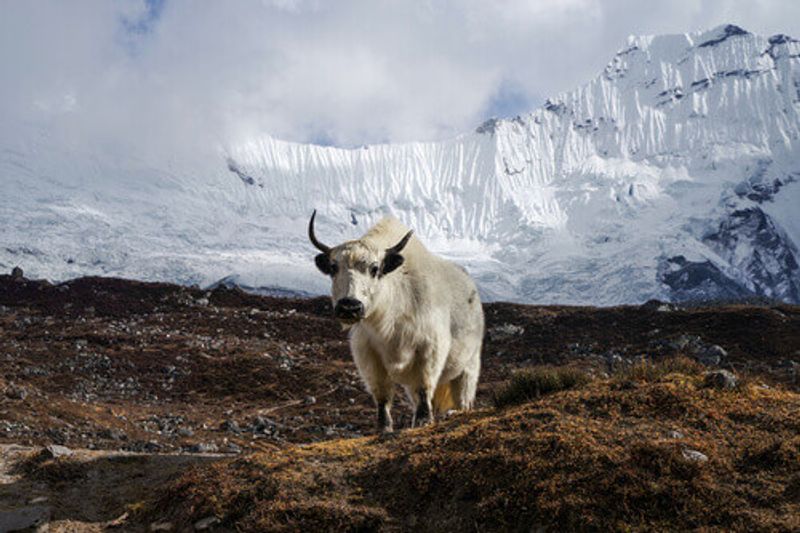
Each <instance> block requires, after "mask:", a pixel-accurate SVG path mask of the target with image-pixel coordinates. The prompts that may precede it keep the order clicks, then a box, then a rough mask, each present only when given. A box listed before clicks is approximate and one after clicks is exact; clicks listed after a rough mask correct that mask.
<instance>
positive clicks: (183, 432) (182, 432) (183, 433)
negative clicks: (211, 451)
mask: <svg viewBox="0 0 800 533" xmlns="http://www.w3.org/2000/svg"><path fill="white" fill-rule="evenodd" d="M193 435H194V431H192V430H191V428H178V436H180V437H191V436H193Z"/></svg>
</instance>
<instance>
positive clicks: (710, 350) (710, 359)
mask: <svg viewBox="0 0 800 533" xmlns="http://www.w3.org/2000/svg"><path fill="white" fill-rule="evenodd" d="M727 356H728V352H726V351H725V348H723V347H722V346H720V345H718V344H713V345H711V346H708V347H706V348H705V349H703V350H702V351H701V352H700V353H699V354H698V357H697V360H698V361H700V363H702V364H704V365H706V366H719V365H720V364H721V363H722V361H724V360H725V358H726V357H727Z"/></svg>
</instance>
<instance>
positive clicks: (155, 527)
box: [150, 522, 175, 531]
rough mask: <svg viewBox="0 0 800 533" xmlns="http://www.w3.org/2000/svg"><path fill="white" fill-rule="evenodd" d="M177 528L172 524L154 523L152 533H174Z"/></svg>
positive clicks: (151, 526) (151, 527) (151, 525)
mask: <svg viewBox="0 0 800 533" xmlns="http://www.w3.org/2000/svg"><path fill="white" fill-rule="evenodd" d="M173 529H175V526H174V525H173V524H172V522H153V523H152V524H150V531H172V530H173Z"/></svg>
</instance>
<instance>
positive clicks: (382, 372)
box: [350, 334, 394, 433]
mask: <svg viewBox="0 0 800 533" xmlns="http://www.w3.org/2000/svg"><path fill="white" fill-rule="evenodd" d="M350 347H351V349H352V353H353V360H354V361H355V363H356V367H357V368H358V373H359V374H360V375H361V379H362V380H363V381H364V384H365V385H366V387H367V391H369V393H370V394H371V395H372V399H373V400H375V406H376V407H377V410H378V411H377V414H378V416H377V425H378V431H380V432H381V433H391V432H392V430H393V426H392V399H393V398H394V383H392V380H391V379H390V378H389V374H388V373H387V372H386V369H385V368H384V366H383V362H382V361H381V358H380V355H379V354H378V352H377V351H375V350H374V349H372V347H371V346H370V344H369V342H368V340H367V339H366V338H365V336H362V335H359V334H353V335H352V336H351V338H350Z"/></svg>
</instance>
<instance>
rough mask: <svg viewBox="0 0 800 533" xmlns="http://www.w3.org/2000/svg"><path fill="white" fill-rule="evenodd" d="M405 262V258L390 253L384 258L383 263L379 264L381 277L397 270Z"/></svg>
mask: <svg viewBox="0 0 800 533" xmlns="http://www.w3.org/2000/svg"><path fill="white" fill-rule="evenodd" d="M405 260H406V259H405V257H403V256H402V255H400V254H397V253H391V252H390V253H388V254H386V257H384V258H383V263H382V264H381V275H386V274H388V273H389V272H392V271H393V270H397V269H398V268H399V267H400V265H402V264H403V262H404V261H405Z"/></svg>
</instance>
